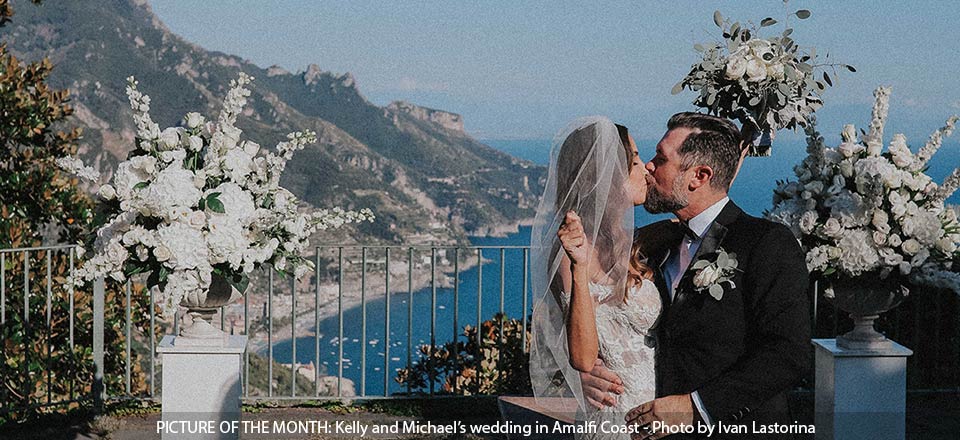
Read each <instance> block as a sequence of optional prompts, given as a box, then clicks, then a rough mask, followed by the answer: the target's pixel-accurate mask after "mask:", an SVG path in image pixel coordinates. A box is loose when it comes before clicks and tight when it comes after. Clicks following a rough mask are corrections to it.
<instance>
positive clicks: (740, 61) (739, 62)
mask: <svg viewBox="0 0 960 440" xmlns="http://www.w3.org/2000/svg"><path fill="white" fill-rule="evenodd" d="M746 73H747V60H746V59H745V58H743V57H742V56H731V57H730V59H729V60H727V73H726V77H727V79H729V80H731V81H736V80H738V79H740V78H743V75H744V74H746Z"/></svg>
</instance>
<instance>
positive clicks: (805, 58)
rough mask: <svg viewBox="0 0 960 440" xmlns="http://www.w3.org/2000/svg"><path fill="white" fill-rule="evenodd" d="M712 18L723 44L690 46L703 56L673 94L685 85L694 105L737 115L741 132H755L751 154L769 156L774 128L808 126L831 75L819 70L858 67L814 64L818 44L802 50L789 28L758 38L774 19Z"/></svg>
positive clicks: (805, 14)
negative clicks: (744, 21) (755, 22)
mask: <svg viewBox="0 0 960 440" xmlns="http://www.w3.org/2000/svg"><path fill="white" fill-rule="evenodd" d="M792 15H795V16H796V17H797V18H799V19H806V18H808V17H810V11H808V10H803V9H802V10H799V11H796V12H795V13H793V14H792ZM713 21H714V23H715V24H716V25H717V26H718V27H719V28H720V29H721V30H722V31H723V38H724V43H713V44H707V45H704V44H696V45H694V49H696V50H697V52H700V53H701V54H702V56H703V59H702V60H701V61H700V62H698V63H696V64H694V65H693V66H692V67H691V68H690V73H688V74H687V76H686V77H684V78H683V80H681V81H680V82H679V83H677V85H675V86H674V87H673V90H672V93H673V94H677V93H680V91H682V90H683V89H684V88H687V89H690V90H692V91H694V92H699V96H697V98H696V99H695V100H694V101H693V104H694V105H695V106H697V107H700V108H703V109H706V110H707V111H708V112H710V113H711V114H714V115H717V116H720V117H724V118H730V119H738V120H740V122H741V123H742V124H743V125H744V129H745V131H749V132H750V133H752V134H753V137H754V139H753V142H752V145H751V148H750V150H749V154H750V155H752V156H769V155H770V141H771V140H772V139H773V137H774V136H775V135H776V130H779V129H781V128H789V129H794V128H796V127H797V126H801V127H804V126H806V125H807V123H808V121H809V119H810V115H811V114H813V113H814V112H815V111H817V109H819V108H820V107H822V106H823V101H822V100H821V95H822V94H823V92H824V91H825V90H826V88H827V87H828V86H832V85H833V80H832V79H831V78H830V76H829V75H828V74H827V72H825V71H824V72H822V74H821V75H818V73H820V72H819V71H818V69H820V68H822V67H824V66H830V67H833V68H836V67H837V66H843V67H844V68H846V69H848V70H850V71H851V72H855V71H856V69H854V68H853V67H852V66H848V65H839V64H831V65H821V64H815V62H816V60H817V53H816V49H815V48H811V49H810V50H809V51H803V50H801V49H800V46H799V45H797V43H796V42H795V41H794V40H793V39H792V38H790V35H791V34H792V33H793V29H792V28H787V29H785V30H784V31H783V32H782V33H781V34H779V35H776V36H773V37H770V38H760V37H759V34H760V28H764V27H767V26H772V25H774V24H776V23H777V20H774V19H773V18H765V19H763V20H762V21H761V22H760V25H759V26H753V27H752V28H748V27H746V26H743V25H741V24H740V23H739V22H734V23H731V22H730V21H729V20H727V19H725V18H723V16H722V15H721V14H720V11H716V12H714V15H713ZM834 74H836V72H834Z"/></svg>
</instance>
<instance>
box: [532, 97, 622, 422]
mask: <svg viewBox="0 0 960 440" xmlns="http://www.w3.org/2000/svg"><path fill="white" fill-rule="evenodd" d="M627 160H628V158H627V154H626V153H625V149H624V146H623V144H622V143H621V141H620V135H619V133H618V130H617V127H616V126H615V125H614V124H613V122H611V121H610V120H609V119H607V118H604V117H600V116H592V117H586V118H581V119H578V120H576V121H574V122H573V123H571V124H570V125H569V126H567V127H566V128H565V129H564V130H563V131H562V132H560V134H559V135H558V136H557V137H556V138H555V139H554V142H553V147H552V149H551V151H550V168H549V174H548V176H547V183H546V190H545V192H544V195H543V198H542V199H541V200H540V205H539V207H538V208H537V214H536V217H535V219H534V224H533V230H532V233H531V243H530V248H531V267H530V270H531V286H532V288H533V295H534V305H533V307H534V308H533V319H532V325H533V337H532V338H531V346H530V379H531V383H532V385H533V392H534V395H535V396H536V398H537V403H538V405H540V406H541V407H543V408H544V409H546V410H547V411H550V412H554V413H566V414H567V415H572V414H570V412H572V411H576V409H577V408H576V406H573V405H571V403H572V402H573V399H575V401H576V404H577V405H578V406H579V408H580V409H581V410H587V409H588V408H589V406H588V405H587V404H586V402H585V401H584V397H583V390H582V389H581V385H580V376H579V372H578V371H577V370H575V369H574V368H573V367H572V366H571V365H570V355H569V353H568V350H567V333H566V326H565V322H566V321H565V316H566V311H567V304H568V298H569V296H568V294H567V293H565V292H563V291H562V285H561V282H560V275H559V274H558V269H559V268H560V264H561V258H562V256H563V249H562V248H561V247H560V241H559V239H558V238H557V230H558V228H559V227H560V225H561V223H562V222H563V220H564V217H565V215H566V212H567V211H569V210H573V211H575V212H576V213H577V214H578V215H579V216H580V218H581V219H582V221H583V226H584V232H585V233H586V237H587V240H588V242H589V243H590V244H591V246H593V252H594V253H595V255H596V256H597V259H598V260H599V262H600V266H601V267H600V268H601V272H602V274H595V276H594V277H593V282H596V283H599V284H607V285H609V287H610V289H604V290H609V291H610V292H613V293H612V294H611V295H610V296H608V297H605V298H600V300H601V301H603V302H608V301H620V300H622V299H623V298H622V297H623V292H624V285H625V282H626V279H627V268H628V266H629V255H630V247H631V244H632V229H633V204H632V200H631V199H630V198H629V197H628V196H627V194H626V192H625V190H626V184H627V178H628V174H629V173H628V171H627V170H628V168H627V166H628V162H627Z"/></svg>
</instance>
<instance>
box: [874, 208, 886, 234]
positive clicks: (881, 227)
mask: <svg viewBox="0 0 960 440" xmlns="http://www.w3.org/2000/svg"><path fill="white" fill-rule="evenodd" d="M889 221H890V216H888V215H887V213H886V211H881V210H879V209H878V210H876V211H873V220H872V221H871V222H870V223H871V224H873V227H874V228H877V230H878V231H881V232H883V233H888V232H890V223H889Z"/></svg>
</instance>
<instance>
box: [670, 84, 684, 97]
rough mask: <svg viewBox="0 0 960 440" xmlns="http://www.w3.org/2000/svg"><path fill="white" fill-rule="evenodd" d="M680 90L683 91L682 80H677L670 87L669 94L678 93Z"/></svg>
mask: <svg viewBox="0 0 960 440" xmlns="http://www.w3.org/2000/svg"><path fill="white" fill-rule="evenodd" d="M681 91H683V81H680V82H678V83H677V84H676V85H675V86H673V88H672V89H670V94H671V95H676V94H677V93H680V92H681Z"/></svg>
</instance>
